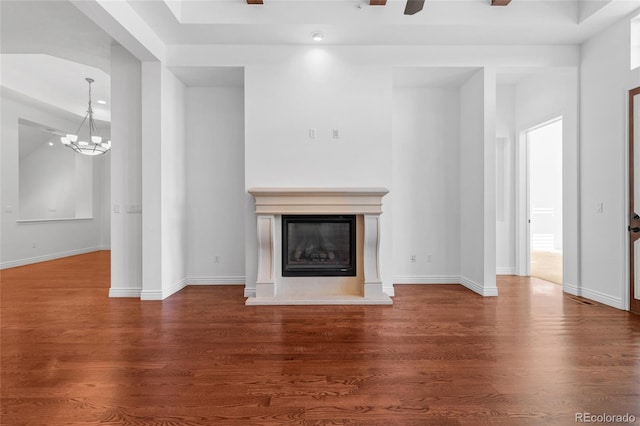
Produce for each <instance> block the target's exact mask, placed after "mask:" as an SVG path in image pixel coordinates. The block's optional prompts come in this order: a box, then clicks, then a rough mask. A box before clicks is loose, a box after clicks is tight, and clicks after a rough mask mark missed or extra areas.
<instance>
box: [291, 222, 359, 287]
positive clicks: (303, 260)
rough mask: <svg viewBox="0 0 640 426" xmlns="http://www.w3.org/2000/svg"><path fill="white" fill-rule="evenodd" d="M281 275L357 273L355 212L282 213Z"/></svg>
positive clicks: (353, 274) (352, 274)
mask: <svg viewBox="0 0 640 426" xmlns="http://www.w3.org/2000/svg"><path fill="white" fill-rule="evenodd" d="M282 276H284V277H309V276H333V277H335V276H351V277H353V276H356V217H355V215H283V216H282Z"/></svg>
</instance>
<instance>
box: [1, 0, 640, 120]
mask: <svg viewBox="0 0 640 426" xmlns="http://www.w3.org/2000/svg"><path fill="white" fill-rule="evenodd" d="M74 1H84V2H95V1H96V0H74ZM102 1H104V2H109V1H113V2H118V3H122V7H125V8H129V12H128V13H131V14H137V15H139V17H140V18H141V19H143V20H144V21H145V22H146V23H147V25H148V26H149V28H151V30H152V31H153V32H154V33H155V34H156V35H157V36H158V38H159V39H161V40H162V41H163V42H164V43H165V44H231V45H233V44H257V45H264V44H290V45H291V44H293V45H295V44H311V43H313V42H312V40H311V37H310V35H311V33H312V32H313V31H318V30H320V31H322V32H324V33H325V40H323V42H322V43H323V44H327V45H460V44H468V45H479V44H488V45H505V44H506V45H509V44H510V45H514V44H545V45H564V44H579V43H581V42H583V41H584V40H586V39H588V38H589V37H591V36H593V35H594V34H595V33H597V32H598V31H601V30H602V29H604V28H606V27H607V26H608V25H610V24H612V23H613V22H615V21H616V20H618V19H621V18H622V17H623V16H626V15H628V14H630V13H636V14H638V13H640V0H512V2H511V4H510V5H509V6H506V7H497V6H490V3H491V0H426V3H425V7H424V10H423V11H422V12H420V13H418V14H416V15H413V16H405V15H403V8H404V4H405V0H388V2H387V5H386V6H369V4H368V3H369V2H368V0H264V2H265V4H264V5H248V4H247V3H246V0H182V1H180V0H102ZM125 3H126V4H125ZM96 4H97V3H96ZM113 43H114V40H113V39H112V38H111V37H110V36H109V35H107V34H106V33H105V31H103V30H102V29H100V27H99V26H98V25H96V24H95V23H94V22H93V21H91V20H90V19H89V18H87V16H86V15H84V14H83V13H82V12H81V11H80V10H79V9H77V8H76V7H75V6H74V5H73V4H72V2H70V1H67V0H0V52H1V53H2V54H3V61H2V81H0V83H2V85H3V86H8V87H11V88H12V89H13V90H16V91H20V92H22V93H25V94H26V95H27V96H30V97H37V98H46V99H47V101H48V100H50V101H51V102H56V104H60V105H61V106H62V107H63V108H65V109H67V110H68V111H72V112H74V113H76V114H82V113H83V112H84V110H86V101H87V99H86V96H87V95H86V87H85V85H86V83H85V82H84V77H90V76H92V75H95V76H96V77H94V78H95V80H96V84H95V85H94V92H96V97H95V98H94V99H97V98H98V97H102V98H105V100H108V92H109V87H108V84H109V82H108V73H109V72H110V48H111V45H112V44H113ZM25 53H26V54H38V55H32V56H29V55H25V56H24V57H23V58H18V56H23V55H17V54H25ZM6 54H12V55H11V56H15V57H14V58H11V59H8V60H7V59H6V58H9V56H6ZM43 54H46V55H49V56H44V55H43ZM38 61H39V62H38ZM172 71H173V72H174V73H175V74H176V75H177V76H178V77H179V78H180V79H181V80H182V81H184V82H185V84H187V85H189V86H216V85H231V86H241V85H242V84H243V83H242V80H243V72H242V69H241V68H238V67H230V68H197V69H196V68H191V67H173V68H172ZM472 72H473V70H470V69H458V70H452V69H428V70H414V71H410V70H396V71H394V73H395V76H396V78H395V83H394V84H396V85H414V86H415V85H417V86H429V85H434V84H436V83H434V82H437V81H439V82H440V84H441V85H459V84H460V83H461V82H463V81H465V80H466V78H468V75H469V73H472ZM400 75H403V76H404V78H405V79H406V80H404V81H405V82H401V81H402V79H401V78H400V77H398V76H400ZM525 76H526V74H517V73H516V74H513V73H512V74H509V75H506V74H505V75H504V76H502V77H500V78H499V82H500V83H503V84H515V82H517V81H519V80H520V79H522V78H524V77H525ZM20 80H22V82H19V81H20ZM47 84H48V85H49V86H46V85H47ZM98 92H102V94H98ZM94 106H95V107H96V109H97V110H99V109H102V110H104V111H103V112H104V113H105V114H108V105H107V107H98V106H97V105H94ZM101 114H102V113H101ZM99 118H102V119H108V115H101V116H100V117H99Z"/></svg>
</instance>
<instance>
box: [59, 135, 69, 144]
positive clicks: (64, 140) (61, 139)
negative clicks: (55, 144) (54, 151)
mask: <svg viewBox="0 0 640 426" xmlns="http://www.w3.org/2000/svg"><path fill="white" fill-rule="evenodd" d="M60 142H62V145H69V144H70V143H71V141H70V140H69V138H68V137H66V136H62V137H61V138H60Z"/></svg>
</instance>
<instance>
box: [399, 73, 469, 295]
mask: <svg viewBox="0 0 640 426" xmlns="http://www.w3.org/2000/svg"><path fill="white" fill-rule="evenodd" d="M427 72H428V71H427ZM459 97H460V95H459V88H458V87H457V86H454V87H443V88H425V87H397V88H394V91H393V168H392V170H393V265H394V269H393V272H394V283H443V282H458V278H457V277H458V275H459V250H460V246H459V244H460V234H459V223H460V217H459V215H460V199H459V197H458V192H459V178H460V176H459V173H460V168H459V154H460V153H459V143H460V142H459V139H460V138H459V131H460V126H459V114H460V111H459V109H460V106H459ZM412 255H415V256H416V260H415V262H412V261H411V256H412Z"/></svg>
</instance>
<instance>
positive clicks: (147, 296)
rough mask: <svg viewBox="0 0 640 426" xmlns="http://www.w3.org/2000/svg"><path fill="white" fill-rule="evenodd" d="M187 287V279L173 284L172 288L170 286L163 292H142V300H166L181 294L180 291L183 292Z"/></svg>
mask: <svg viewBox="0 0 640 426" xmlns="http://www.w3.org/2000/svg"><path fill="white" fill-rule="evenodd" d="M186 286H187V279H186V278H183V279H181V280H180V281H178V282H176V283H173V284H172V285H171V286H169V288H167V289H164V290H161V291H157V290H152V291H148V290H147V291H145V290H142V292H141V293H140V300H164V299H166V298H167V297H169V296H171V295H173V294H175V293H177V292H179V291H180V290H182V289H183V288H185V287H186Z"/></svg>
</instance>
